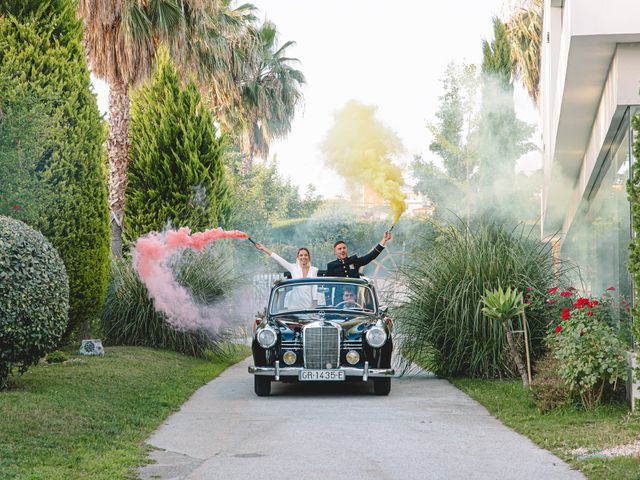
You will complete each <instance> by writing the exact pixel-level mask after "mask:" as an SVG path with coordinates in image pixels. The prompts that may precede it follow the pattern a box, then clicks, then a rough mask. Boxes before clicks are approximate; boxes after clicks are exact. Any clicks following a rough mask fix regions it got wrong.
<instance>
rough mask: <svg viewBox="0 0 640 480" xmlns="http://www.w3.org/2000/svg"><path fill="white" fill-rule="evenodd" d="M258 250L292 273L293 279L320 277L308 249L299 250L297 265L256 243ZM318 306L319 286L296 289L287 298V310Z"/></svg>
mask: <svg viewBox="0 0 640 480" xmlns="http://www.w3.org/2000/svg"><path fill="white" fill-rule="evenodd" d="M256 248H257V249H258V250H262V251H263V252H265V253H266V254H267V255H269V256H270V257H271V258H273V259H274V260H275V261H276V262H278V263H279V264H280V265H282V267H284V268H285V269H287V270H288V271H289V273H291V278H309V277H317V276H318V267H313V266H311V254H310V253H309V250H308V249H307V248H304V247H302V248H299V249H298V254H297V255H296V263H289V262H287V261H286V260H285V259H284V258H282V257H281V256H280V255H278V254H277V253H275V252H273V251H272V250H270V249H268V248H267V247H265V246H264V245H262V244H261V243H258V242H256ZM316 305H317V286H315V285H309V287H308V288H303V287H296V288H294V289H293V290H292V291H291V292H290V294H289V296H288V297H287V308H288V309H289V310H299V309H308V308H315V306H316Z"/></svg>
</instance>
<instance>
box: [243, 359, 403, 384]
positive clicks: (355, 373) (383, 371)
mask: <svg viewBox="0 0 640 480" xmlns="http://www.w3.org/2000/svg"><path fill="white" fill-rule="evenodd" d="M303 370H305V369H304V368H303V367H280V362H279V361H276V363H275V366H273V367H257V366H255V365H251V366H249V373H252V374H254V375H267V376H271V377H274V378H275V380H280V377H298V374H299V372H301V371H303ZM332 370H336V371H340V370H341V371H343V372H344V375H345V377H360V378H362V380H363V381H365V382H366V381H367V380H368V379H369V377H372V378H379V377H393V376H394V375H395V373H396V372H395V370H394V369H393V368H369V362H365V363H364V368H357V367H339V368H335V369H332Z"/></svg>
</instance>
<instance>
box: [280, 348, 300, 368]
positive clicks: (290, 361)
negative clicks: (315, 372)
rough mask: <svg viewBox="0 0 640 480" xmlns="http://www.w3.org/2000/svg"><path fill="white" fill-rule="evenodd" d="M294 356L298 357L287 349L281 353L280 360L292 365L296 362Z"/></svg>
mask: <svg viewBox="0 0 640 480" xmlns="http://www.w3.org/2000/svg"><path fill="white" fill-rule="evenodd" d="M296 358H298V356H297V355H296V354H295V353H294V352H292V351H291V350H287V351H286V352H284V355H282V360H283V361H284V363H286V364H287V365H293V364H294V363H296Z"/></svg>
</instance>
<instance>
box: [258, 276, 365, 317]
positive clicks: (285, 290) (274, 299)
mask: <svg viewBox="0 0 640 480" xmlns="http://www.w3.org/2000/svg"><path fill="white" fill-rule="evenodd" d="M314 309H319V310H324V309H337V310H355V311H359V312H367V313H375V311H376V304H375V297H374V295H373V291H372V290H371V288H370V287H367V286H365V285H356V284H348V283H328V282H327V283H323V282H318V283H302V284H298V285H296V284H293V285H283V286H281V287H278V288H276V289H275V291H274V292H273V295H272V296H271V306H270V309H269V311H270V312H271V314H272V315H275V314H279V313H288V312H294V311H301V310H314Z"/></svg>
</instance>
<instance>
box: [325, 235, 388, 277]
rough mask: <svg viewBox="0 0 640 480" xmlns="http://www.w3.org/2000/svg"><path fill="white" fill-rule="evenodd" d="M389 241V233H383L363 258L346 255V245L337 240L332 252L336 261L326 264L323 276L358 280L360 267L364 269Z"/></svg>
mask: <svg viewBox="0 0 640 480" xmlns="http://www.w3.org/2000/svg"><path fill="white" fill-rule="evenodd" d="M389 240H391V233H389V232H384V236H383V237H382V240H380V243H379V244H378V245H376V246H375V247H373V250H371V251H370V252H369V253H367V254H366V255H364V256H363V257H358V256H357V255H352V256H351V257H350V256H349V255H348V254H347V244H346V243H344V241H342V240H338V241H337V242H336V243H335V244H334V245H333V251H334V252H335V254H336V257H338V258H337V259H335V260H334V261H333V262H329V263H327V270H326V272H325V275H326V276H327V277H349V278H360V267H364V266H365V265H366V264H368V263H369V262H371V261H373V260H374V259H375V258H376V257H377V256H378V255H380V253H381V252H382V250H384V246H385V244H386V243H387V242H388V241H389Z"/></svg>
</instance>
